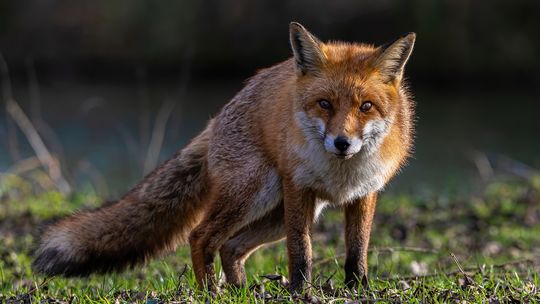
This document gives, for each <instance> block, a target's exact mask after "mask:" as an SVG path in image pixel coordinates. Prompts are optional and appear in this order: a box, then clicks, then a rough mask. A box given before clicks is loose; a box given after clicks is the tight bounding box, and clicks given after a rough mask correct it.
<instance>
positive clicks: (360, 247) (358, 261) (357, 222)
mask: <svg viewBox="0 0 540 304" xmlns="http://www.w3.org/2000/svg"><path fill="white" fill-rule="evenodd" d="M376 202H377V193H370V194H368V195H367V196H365V197H363V198H360V199H358V200H356V201H355V202H353V203H351V204H349V205H347V206H346V207H345V245H346V247H347V248H346V252H347V257H346V260H345V284H346V285H347V286H348V287H349V288H356V287H357V286H358V282H359V281H361V282H362V286H363V287H364V288H368V287H369V286H368V278H367V274H368V266H367V257H368V244H369V236H370V234H371V225H372V223H373V215H374V213H375V206H376Z"/></svg>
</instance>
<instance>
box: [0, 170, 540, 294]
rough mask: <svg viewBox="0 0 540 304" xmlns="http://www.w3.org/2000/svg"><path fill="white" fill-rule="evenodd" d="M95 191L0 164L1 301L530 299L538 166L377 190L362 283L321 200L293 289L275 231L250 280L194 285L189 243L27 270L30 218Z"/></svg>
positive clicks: (536, 245) (51, 213) (334, 214)
mask: <svg viewBox="0 0 540 304" xmlns="http://www.w3.org/2000/svg"><path fill="white" fill-rule="evenodd" d="M34 180H39V178H38V179H34ZM38 184H39V183H38ZM37 188H39V189H40V190H37ZM45 189H46V188H45ZM99 202H100V198H99V197H98V196H97V195H95V193H93V192H92V191H81V192H80V193H77V194H75V195H72V196H70V197H64V196H62V195H61V194H59V193H58V192H56V191H53V190H43V187H41V188H40V187H38V186H36V183H35V181H34V182H29V179H28V178H22V177H19V176H13V175H9V176H8V175H3V176H0V257H1V259H0V302H7V303H82V302H84V303H131V302H140V303H170V302H174V303H191V302H210V303H252V302H299V301H300V302H307V303H330V302H331V303H345V302H348V303H351V302H355V301H356V302H373V301H380V302H383V303H384V302H408V303H420V302H429V303H448V302H462V301H465V302H478V303H480V302H481V303H486V302H487V303H499V302H500V303H506V302H538V301H540V292H539V291H538V287H539V286H540V279H539V275H538V269H539V266H540V254H539V249H540V237H538V236H539V235H540V211H539V208H538V207H539V203H540V182H539V179H538V178H532V179H530V180H516V179H502V178H501V179H497V180H494V181H491V182H489V183H487V184H486V185H484V186H482V187H479V190H478V191H477V192H475V193H470V194H469V195H467V196H456V195H451V194H449V195H440V196H422V195H382V197H381V200H380V202H379V205H378V210H377V215H376V220H375V223H374V227H373V229H374V230H373V234H372V242H371V251H370V257H369V265H370V289H369V290H362V289H359V290H348V289H346V288H345V287H344V286H343V284H342V281H343V278H344V272H343V270H342V268H343V262H344V257H343V252H344V244H343V242H344V241H343V237H342V233H343V231H342V230H343V227H342V226H343V225H342V215H341V213H340V212H339V210H328V211H327V212H326V213H325V215H324V216H323V217H322V218H321V220H320V221H319V222H318V223H317V224H316V228H315V229H314V232H313V251H314V272H313V276H314V279H313V281H312V282H311V283H310V284H309V288H308V290H309V292H308V293H306V294H304V295H300V296H296V295H295V296H292V295H290V294H289V293H288V291H287V289H286V284H287V282H286V279H285V277H286V276H287V267H286V264H287V260H286V250H285V248H284V244H283V243H277V244H274V245H271V246H268V247H266V248H263V249H261V250H259V251H257V252H256V253H255V254H254V255H253V256H252V257H251V258H250V259H249V260H248V262H247V264H246V267H247V273H248V276H249V286H248V287H246V288H241V289H233V288H224V289H223V291H222V292H221V293H219V294H216V295H211V294H209V293H207V292H204V291H200V290H198V289H197V288H196V284H195V279H194V276H193V273H192V271H191V268H190V258H189V250H188V248H187V247H181V248H179V249H178V250H177V251H176V252H174V253H172V254H170V255H168V256H166V257H163V258H160V259H156V260H154V261H152V262H151V263H149V264H148V265H144V266H139V267H137V268H135V269H131V270H129V271H126V272H123V273H117V274H110V275H104V276H91V277H89V278H83V279H65V278H61V277H53V278H45V277H43V276H40V275H36V274H34V273H33V272H32V270H31V267H30V265H31V261H32V251H33V249H34V248H35V244H36V239H37V234H38V227H40V226H42V225H43V224H44V223H46V222H47V221H48V220H51V219H52V218H54V217H57V216H61V215H66V214H69V213H70V212H73V211H74V210H76V209H79V208H83V207H93V206H97V205H98V204H99ZM218 267H219V262H218Z"/></svg>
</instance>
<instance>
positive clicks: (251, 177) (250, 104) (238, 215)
mask: <svg viewBox="0 0 540 304" xmlns="http://www.w3.org/2000/svg"><path fill="white" fill-rule="evenodd" d="M415 38H416V35H415V34H414V33H409V34H406V35H404V36H402V37H400V38H398V39H397V40H395V41H394V42H392V43H389V44H387V45H384V46H380V47H375V46H372V45H367V44H351V43H344V42H327V43H323V42H321V41H320V40H319V39H317V38H316V37H315V36H313V35H312V34H311V33H309V32H308V31H307V30H306V29H305V28H304V27H303V26H302V25H300V24H299V23H295V22H293V23H291V24H290V44H291V47H292V52H293V57H292V58H290V59H288V60H286V61H284V62H281V63H279V64H277V65H274V66H272V67H270V68H267V69H264V70H261V71H259V72H258V73H257V74H256V75H255V76H254V77H252V78H251V79H250V80H249V81H248V82H247V84H246V86H245V87H244V88H243V89H242V90H241V91H240V92H239V93H238V94H237V95H236V96H235V97H234V98H233V99H232V100H231V101H230V102H229V103H228V104H226V105H225V106H224V107H223V109H222V110H221V111H220V112H219V114H218V115H217V116H216V117H214V118H213V119H211V120H210V121H209V123H208V125H207V127H206V128H205V129H204V131H202V133H200V134H199V135H198V136H197V137H195V138H194V139H193V140H192V141H191V143H189V144H188V145H187V147H185V148H184V149H183V150H181V151H180V152H178V153H177V154H176V155H175V156H174V157H173V158H171V159H169V160H168V161H166V162H165V163H163V164H162V165H161V166H160V167H158V168H157V169H155V170H154V171H153V172H152V173H150V174H149V175H148V176H146V177H145V178H144V180H143V181H141V182H140V183H139V184H138V185H136V186H135V187H134V188H133V189H132V190H131V191H130V192H128V193H127V194H126V195H125V196H124V197H122V198H121V199H120V200H118V201H116V202H113V203H110V204H106V205H104V206H103V207H101V208H99V209H97V210H92V211H84V212H79V213H76V214H74V215H72V216H69V217H67V218H64V219H62V220H60V221H58V222H57V223H55V224H53V225H51V226H49V227H48V228H47V229H46V230H45V231H44V233H43V236H42V240H41V243H40V247H39V248H38V250H37V252H36V255H37V257H36V259H35V261H34V264H33V266H34V269H35V270H36V271H38V272H41V273H45V274H48V275H56V274H61V275H65V276H81V275H87V274H89V273H91V272H100V273H104V272H108V271H113V270H120V269H122V268H125V267H128V266H132V265H134V264H136V263H139V262H145V261H146V260H148V259H149V258H151V257H154V256H156V255H158V254H160V253H163V252H167V251H171V250H174V249H175V248H176V247H177V246H178V245H181V244H184V243H187V242H189V245H190V247H191V258H192V262H193V269H194V273H195V276H196V278H197V281H198V283H199V284H200V286H201V287H203V286H206V287H207V288H210V289H214V288H217V282H216V278H215V272H214V265H213V263H214V258H215V255H216V253H217V252H219V254H220V257H221V261H222V264H223V271H224V273H225V278H226V281H227V283H229V284H232V285H237V286H240V285H243V284H245V283H246V274H245V271H244V262H245V261H246V259H247V258H248V257H249V255H250V254H251V253H253V252H254V251H255V250H256V249H257V248H259V247H260V246H262V245H263V244H266V243H269V242H275V241H278V240H280V239H283V238H286V244H287V252H288V266H289V282H290V285H289V286H290V289H291V290H292V291H295V292H296V291H301V290H302V288H303V286H304V282H305V281H306V280H310V278H311V266H312V253H311V240H310V231H311V228H312V225H313V222H314V221H315V220H316V219H317V217H318V216H319V214H320V213H321V211H322V210H323V209H324V208H325V207H326V206H334V207H341V208H342V209H343V210H344V215H345V243H346V260H345V281H346V282H345V283H346V284H347V285H348V286H349V287H357V286H359V284H360V283H361V284H363V285H366V284H367V249H368V242H369V237H370V232H371V225H372V220H373V215H374V212H375V204H376V199H377V193H378V192H379V191H380V190H381V189H382V188H383V186H384V185H385V184H386V183H387V182H388V180H389V179H390V178H392V177H393V176H394V175H395V174H396V172H397V171H398V170H399V169H400V167H401V166H403V164H404V162H405V161H406V159H407V158H408V156H409V154H410V151H411V146H412V132H413V120H414V118H413V116H414V102H413V100H412V98H411V97H410V95H409V93H408V89H407V85H406V84H405V81H404V77H403V73H404V67H405V64H406V63H407V61H408V59H409V56H410V55H411V52H412V49H413V45H414V41H415Z"/></svg>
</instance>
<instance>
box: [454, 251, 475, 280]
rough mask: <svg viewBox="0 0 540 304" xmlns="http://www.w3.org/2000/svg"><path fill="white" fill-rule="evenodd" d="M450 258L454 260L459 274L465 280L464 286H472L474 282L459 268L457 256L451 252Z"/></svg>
mask: <svg viewBox="0 0 540 304" xmlns="http://www.w3.org/2000/svg"><path fill="white" fill-rule="evenodd" d="M450 256H451V257H452V259H453V260H454V263H456V265H457V267H458V269H459V271H460V272H461V274H462V275H463V277H464V278H465V282H466V284H467V285H471V284H474V281H473V280H472V279H471V277H470V276H469V275H468V274H467V273H465V271H464V270H463V267H461V263H460V262H459V260H458V258H457V256H456V255H455V254H454V253H453V252H450Z"/></svg>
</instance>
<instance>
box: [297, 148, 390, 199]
mask: <svg viewBox="0 0 540 304" xmlns="http://www.w3.org/2000/svg"><path fill="white" fill-rule="evenodd" d="M295 152H296V154H297V156H299V157H300V159H301V160H302V162H301V165H300V166H298V167H297V168H296V169H295V171H294V181H295V182H296V183H297V184H298V185H301V186H304V187H309V188H312V189H315V190H319V191H321V192H323V193H326V194H327V195H328V196H329V197H328V198H327V199H328V200H330V203H331V204H332V205H341V204H345V203H348V202H350V201H352V200H354V199H356V198H360V197H363V196H365V195H367V194H368V193H371V192H374V191H378V190H380V189H381V188H382V187H383V186H384V184H385V182H386V176H387V175H388V172H389V167H390V166H389V165H388V164H386V163H385V162H383V161H382V160H381V159H380V157H379V156H378V155H377V154H376V153H373V154H372V153H370V154H369V155H368V153H364V152H363V151H360V152H359V153H358V154H356V155H355V156H353V157H352V158H351V159H348V160H344V159H339V158H336V157H335V156H333V155H330V154H329V153H328V152H326V151H325V150H324V148H323V147H321V146H320V145H318V144H317V143H310V144H308V145H307V147H304V148H303V149H300V148H299V149H297V150H296V151H295Z"/></svg>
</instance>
